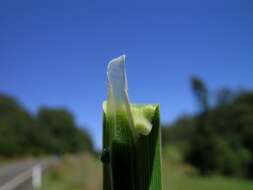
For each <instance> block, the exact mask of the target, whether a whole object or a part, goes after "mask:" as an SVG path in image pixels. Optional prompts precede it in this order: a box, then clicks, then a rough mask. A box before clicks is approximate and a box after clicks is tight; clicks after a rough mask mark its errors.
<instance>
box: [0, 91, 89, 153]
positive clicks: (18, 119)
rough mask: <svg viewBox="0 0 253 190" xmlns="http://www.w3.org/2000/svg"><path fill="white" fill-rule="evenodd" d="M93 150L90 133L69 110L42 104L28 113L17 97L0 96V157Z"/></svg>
mask: <svg viewBox="0 0 253 190" xmlns="http://www.w3.org/2000/svg"><path fill="white" fill-rule="evenodd" d="M81 151H82V152H83V151H92V142H91V139H90V136H89V134H88V133H87V132H86V131H84V129H83V128H82V129H81V128H78V127H77V125H76V123H75V121H74V118H73V116H72V114H71V113H70V112H69V111H67V110H66V109H55V108H46V107H42V108H40V109H39V111H38V113H36V114H35V115H33V114H31V113H29V112H28V111H27V110H26V109H25V108H24V107H23V106H22V105H21V104H20V103H19V102H18V101H17V100H15V98H13V97H10V96H8V95H4V94H1V95H0V156H1V157H17V156H28V155H34V156H38V155H45V154H57V155H58V154H59V155H60V154H64V153H67V152H68V153H76V152H81Z"/></svg>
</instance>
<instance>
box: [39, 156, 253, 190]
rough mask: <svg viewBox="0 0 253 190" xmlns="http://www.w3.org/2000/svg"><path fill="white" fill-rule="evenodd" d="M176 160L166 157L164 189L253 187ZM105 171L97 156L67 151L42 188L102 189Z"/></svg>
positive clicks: (243, 189)
mask: <svg viewBox="0 0 253 190" xmlns="http://www.w3.org/2000/svg"><path fill="white" fill-rule="evenodd" d="M166 155H167V154H164V156H165V157H166ZM175 155H176V154H174V156H175ZM175 160H176V159H174V160H173V159H166V158H165V159H164V160H163V175H164V190H252V189H253V181H250V180H243V179H236V178H227V177H222V176H211V177H200V176H199V175H198V174H197V171H196V169H194V168H193V167H191V166H189V165H185V164H182V163H180V162H177V161H175ZM101 171H102V165H101V163H100V161H99V160H98V159H97V158H95V157H94V156H91V155H89V154H82V155H67V156H64V157H63V159H62V160H60V161H59V163H58V164H57V165H55V166H54V167H53V168H51V169H49V170H48V171H47V172H46V173H45V175H44V179H43V185H42V188H41V190H101V189H102V175H101V173H102V172H101Z"/></svg>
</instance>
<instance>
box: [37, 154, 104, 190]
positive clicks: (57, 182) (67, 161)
mask: <svg viewBox="0 0 253 190" xmlns="http://www.w3.org/2000/svg"><path fill="white" fill-rule="evenodd" d="M101 171H102V167H101V162H100V161H99V159H98V158H94V157H93V156H91V155H90V154H79V155H66V156H64V158H63V159H62V160H61V161H60V162H58V163H57V164H56V165H55V166H53V167H52V168H50V169H49V171H48V172H46V174H45V176H44V178H43V183H42V188H41V189H40V190H71V189H73V190H101V189H102V172H101Z"/></svg>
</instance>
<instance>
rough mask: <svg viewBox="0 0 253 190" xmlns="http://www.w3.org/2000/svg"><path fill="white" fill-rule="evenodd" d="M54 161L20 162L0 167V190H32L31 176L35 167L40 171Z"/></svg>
mask: <svg viewBox="0 0 253 190" xmlns="http://www.w3.org/2000/svg"><path fill="white" fill-rule="evenodd" d="M55 161H56V159H47V160H38V161H22V162H16V163H12V164H8V165H4V166H0V190H32V176H33V172H34V170H33V169H34V167H35V166H41V168H42V170H43V169H45V168H47V167H49V166H50V165H51V164H53V163H54V162H55Z"/></svg>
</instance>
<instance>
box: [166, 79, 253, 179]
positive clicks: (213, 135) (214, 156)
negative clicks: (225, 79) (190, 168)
mask: <svg viewBox="0 0 253 190" xmlns="http://www.w3.org/2000/svg"><path fill="white" fill-rule="evenodd" d="M191 86H192V92H193V97H194V98H195V101H196V105H197V107H198V112H197V113H196V114H193V115H184V116H181V117H180V118H179V119H177V120H176V121H175V122H173V123H172V124H170V125H166V126H165V127H164V128H163V132H162V135H163V145H164V146H166V145H168V144H170V145H171V144H172V145H174V146H175V147H177V148H178V150H180V152H181V153H182V154H183V158H184V160H185V161H186V162H188V163H190V164H192V165H194V166H195V167H196V168H197V169H198V170H199V172H200V173H201V174H202V175H208V174H217V173H218V174H223V175H230V176H237V177H250V178H252V177H253V92H252V91H238V92H235V91H231V90H229V89H227V88H223V89H220V90H217V92H216V93H214V94H212V95H211V93H210V92H209V90H208V88H207V87H206V85H205V83H204V82H203V81H202V80H200V79H198V78H192V81H191Z"/></svg>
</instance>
